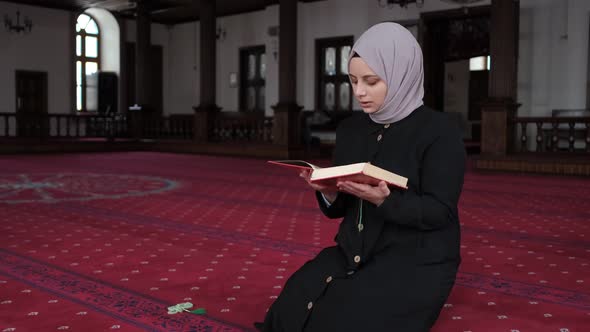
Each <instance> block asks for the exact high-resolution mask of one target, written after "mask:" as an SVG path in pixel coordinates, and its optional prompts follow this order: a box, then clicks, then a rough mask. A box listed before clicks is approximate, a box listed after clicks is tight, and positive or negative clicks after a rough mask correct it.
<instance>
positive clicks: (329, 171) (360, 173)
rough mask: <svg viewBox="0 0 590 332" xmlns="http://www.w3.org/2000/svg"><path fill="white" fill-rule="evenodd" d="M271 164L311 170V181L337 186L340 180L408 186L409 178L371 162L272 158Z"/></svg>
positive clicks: (374, 184)
mask: <svg viewBox="0 0 590 332" xmlns="http://www.w3.org/2000/svg"><path fill="white" fill-rule="evenodd" d="M268 162H269V163H271V164H275V165H280V166H285V167H291V168H295V169H300V170H303V169H309V170H311V171H312V172H311V182H315V183H320V184H323V185H327V186H335V185H336V182H337V181H338V180H341V181H353V182H360V183H366V184H370V185H373V186H376V185H378V184H379V182H381V181H385V182H386V183H387V184H388V185H391V186H395V187H399V188H404V189H407V188H408V179H407V178H405V177H403V176H401V175H397V174H395V173H392V172H390V171H387V170H384V169H383V168H380V167H377V166H375V165H371V164H370V163H356V164H348V165H342V166H332V167H319V166H316V165H314V164H311V163H308V162H307V161H303V160H270V161H268Z"/></svg>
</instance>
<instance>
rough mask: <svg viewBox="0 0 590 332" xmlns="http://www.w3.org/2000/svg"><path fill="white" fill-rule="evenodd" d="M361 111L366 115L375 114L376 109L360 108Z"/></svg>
mask: <svg viewBox="0 0 590 332" xmlns="http://www.w3.org/2000/svg"><path fill="white" fill-rule="evenodd" d="M361 109H362V110H363V112H365V113H366V114H373V113H375V112H377V110H376V109H374V108H373V107H367V108H365V107H361Z"/></svg>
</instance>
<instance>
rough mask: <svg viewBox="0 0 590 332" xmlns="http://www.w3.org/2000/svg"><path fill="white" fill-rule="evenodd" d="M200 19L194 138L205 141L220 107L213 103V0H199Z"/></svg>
mask: <svg viewBox="0 0 590 332" xmlns="http://www.w3.org/2000/svg"><path fill="white" fill-rule="evenodd" d="M199 4H200V7H199V21H200V28H199V30H200V37H201V38H200V44H201V45H200V55H201V59H200V68H199V72H200V76H199V81H200V94H201V101H200V104H199V106H197V107H194V110H195V133H194V139H195V141H198V142H206V141H209V139H210V136H211V135H210V134H211V131H212V129H213V120H214V117H215V115H216V113H217V112H218V111H219V110H220V108H219V107H218V106H217V104H216V103H215V92H216V89H215V88H216V86H215V75H216V67H215V66H216V61H215V60H216V59H215V56H216V52H215V51H216V44H215V43H216V38H215V20H216V16H215V1H214V0H200V1H199Z"/></svg>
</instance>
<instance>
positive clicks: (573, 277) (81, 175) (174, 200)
mask: <svg viewBox="0 0 590 332" xmlns="http://www.w3.org/2000/svg"><path fill="white" fill-rule="evenodd" d="M235 170H239V172H235ZM589 197H590V179H588V178H585V179H582V178H572V177H567V178H566V177H548V176H531V175H505V174H476V173H473V172H470V173H469V174H467V177H466V182H465V187H464V192H463V196H462V200H461V205H460V208H461V209H460V213H461V220H462V223H463V228H462V229H463V246H462V248H463V249H462V250H463V259H464V260H463V264H462V265H461V270H460V273H459V277H458V280H457V284H456V286H455V288H454V290H453V293H452V295H451V297H450V299H449V301H448V303H447V305H446V307H445V309H443V312H442V314H441V317H440V319H439V321H438V323H437V325H436V327H435V328H434V329H433V331H434V332H454V331H458V332H465V331H471V332H492V331H493V332H495V331H498V332H500V331H502V332H515V331H519V332H525V331H526V332H528V331H533V332H566V331H569V332H573V331H577V332H586V331H590V277H589V276H590V266H589V264H590V229H589V227H590V210H588V207H589V206H590V204H589V203H588V199H589ZM336 229H337V225H336V223H334V221H330V220H328V219H325V218H324V217H323V216H321V215H320V213H319V210H318V209H317V207H316V203H315V199H314V197H313V195H312V193H311V192H310V190H309V189H307V187H306V186H305V185H304V183H302V180H300V179H299V178H298V177H297V176H295V175H294V174H293V173H292V172H289V171H287V170H284V169H282V168H279V167H273V166H271V165H267V164H266V163H265V162H264V161H262V160H248V159H233V158H222V157H205V156H193V155H175V154H160V153H139V152H138V153H112V154H69V155H40V156H0V331H2V332H8V331H19V332H20V331H61V330H68V331H85V332H90V331H111V330H120V331H248V330H252V328H251V327H252V322H254V321H260V320H262V318H263V316H264V313H265V311H266V309H267V308H268V306H269V305H270V303H271V302H272V301H273V299H274V298H275V297H276V295H277V294H278V293H279V292H280V291H281V287H282V286H283V284H284V283H285V281H286V279H287V278H288V277H289V275H290V274H291V273H292V272H293V271H294V270H296V269H297V268H298V267H299V266H301V265H302V264H303V263H304V262H305V261H306V260H308V259H309V258H311V257H313V256H314V254H315V253H316V252H318V251H319V250H320V248H322V247H324V246H329V245H332V243H333V240H332V239H333V237H334V234H335V232H336ZM187 301H189V302H192V303H194V305H195V308H205V309H206V311H207V313H206V315H195V314H189V313H179V314H174V315H171V314H168V313H167V309H166V308H167V307H168V306H171V305H173V304H176V303H180V302H187Z"/></svg>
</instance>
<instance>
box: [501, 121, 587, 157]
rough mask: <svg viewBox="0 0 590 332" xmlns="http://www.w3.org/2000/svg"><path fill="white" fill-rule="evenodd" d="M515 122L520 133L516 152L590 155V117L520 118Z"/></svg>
mask: <svg viewBox="0 0 590 332" xmlns="http://www.w3.org/2000/svg"><path fill="white" fill-rule="evenodd" d="M513 122H514V124H515V127H516V128H517V129H518V131H519V133H517V135H518V138H519V139H518V140H516V141H517V142H519V144H518V146H517V147H516V152H583V153H588V152H590V117H519V118H515V119H514V120H513ZM530 137H534V138H533V140H531V138H530Z"/></svg>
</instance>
